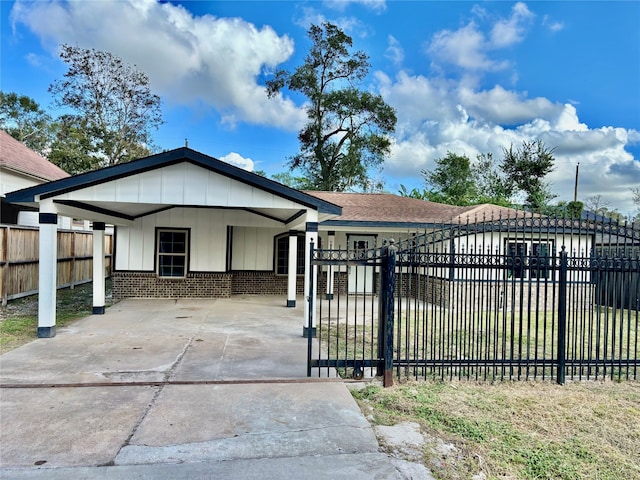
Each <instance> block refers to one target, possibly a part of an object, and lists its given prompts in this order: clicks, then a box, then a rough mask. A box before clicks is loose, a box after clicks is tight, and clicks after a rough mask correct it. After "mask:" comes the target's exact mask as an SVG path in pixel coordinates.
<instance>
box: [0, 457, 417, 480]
mask: <svg viewBox="0 0 640 480" xmlns="http://www.w3.org/2000/svg"><path fill="white" fill-rule="evenodd" d="M2 473H3V476H2V478H3V479H6V480H26V479H31V480H69V479H74V480H122V479H136V480H175V479H177V478H184V479H187V478H188V479H189V480H212V479H225V480H282V479H287V478H294V479H295V480H407V479H409V478H411V479H412V480H420V479H421V478H422V477H419V476H414V477H407V476H404V475H403V474H401V473H399V472H398V471H397V470H396V469H395V468H394V466H393V464H392V462H391V461H390V460H389V458H387V456H386V455H384V454H381V453H364V454H351V455H334V456H330V457H326V456H306V457H288V458H261V459H252V460H234V461H227V462H194V463H177V464H167V463H162V464H154V465H126V466H114V467H98V468H90V467H84V468H60V469H32V470H18V469H11V470H5V471H3V472H2Z"/></svg>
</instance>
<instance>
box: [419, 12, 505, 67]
mask: <svg viewBox="0 0 640 480" xmlns="http://www.w3.org/2000/svg"><path fill="white" fill-rule="evenodd" d="M487 49H488V45H487V41H486V38H485V36H484V34H483V33H482V32H481V31H480V29H479V28H478V26H477V25H476V24H475V23H473V22H471V23H469V24H468V25H466V26H465V27H462V28H460V29H459V30H455V31H451V30H442V31H440V32H437V33H436V34H435V35H434V36H433V38H432V39H431V43H430V44H429V47H428V49H427V51H428V52H429V54H430V55H431V57H432V58H433V59H435V60H437V61H441V62H444V63H449V64H453V65H456V66H458V67H461V68H464V69H468V70H483V71H494V70H503V69H504V68H506V67H507V66H508V63H507V62H498V61H494V60H491V59H490V58H489V57H488V56H487V54H486V50H487Z"/></svg>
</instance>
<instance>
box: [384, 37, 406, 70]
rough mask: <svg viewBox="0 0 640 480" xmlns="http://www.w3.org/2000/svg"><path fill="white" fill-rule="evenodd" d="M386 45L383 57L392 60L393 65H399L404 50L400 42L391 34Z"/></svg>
mask: <svg viewBox="0 0 640 480" xmlns="http://www.w3.org/2000/svg"><path fill="white" fill-rule="evenodd" d="M387 40H388V46H387V50H386V52H385V55H384V56H385V57H386V58H388V59H389V60H391V61H392V62H393V64H394V65H397V66H399V65H401V64H402V62H403V60H404V50H403V49H402V45H400V42H398V40H397V39H396V38H395V37H394V36H393V35H389V37H388V39H387Z"/></svg>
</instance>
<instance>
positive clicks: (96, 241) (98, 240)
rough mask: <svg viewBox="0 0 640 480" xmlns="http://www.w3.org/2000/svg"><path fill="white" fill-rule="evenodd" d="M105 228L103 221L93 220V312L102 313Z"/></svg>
mask: <svg viewBox="0 0 640 480" xmlns="http://www.w3.org/2000/svg"><path fill="white" fill-rule="evenodd" d="M104 228H105V225H104V223H102V222H93V314H94V315H102V314H103V313H104V307H105V301H104V297H105V282H104V267H105V262H104Z"/></svg>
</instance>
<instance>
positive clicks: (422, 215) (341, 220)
mask: <svg viewBox="0 0 640 480" xmlns="http://www.w3.org/2000/svg"><path fill="white" fill-rule="evenodd" d="M306 193H308V194H309V195H313V196H315V197H318V198H321V199H323V200H326V201H328V202H331V203H335V204H337V205H340V206H342V215H340V216H339V217H337V218H335V219H333V220H328V221H326V222H324V224H325V225H330V226H331V225H332V226H349V225H350V226H367V227H368V226H372V227H373V226H379V227H400V228H405V227H410V228H413V227H424V226H427V225H442V224H450V223H454V224H455V223H458V222H461V223H464V222H466V221H467V219H468V221H469V222H470V223H474V222H476V221H478V222H481V221H483V220H485V219H486V220H490V219H492V218H494V219H497V218H500V217H501V218H507V217H510V218H515V217H517V216H521V215H522V214H523V212H519V211H518V210H514V209H512V208H506V207H500V206H497V205H491V204H483V205H472V206H469V207H458V206H455V205H446V204H443V203H436V202H430V201H426V200H419V199H417V198H411V197H401V196H399V195H394V194H391V193H344V192H321V191H307V192H306Z"/></svg>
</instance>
